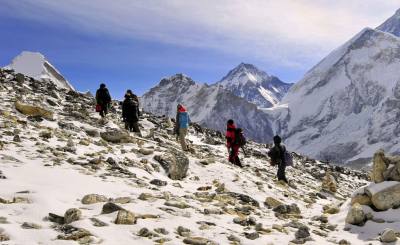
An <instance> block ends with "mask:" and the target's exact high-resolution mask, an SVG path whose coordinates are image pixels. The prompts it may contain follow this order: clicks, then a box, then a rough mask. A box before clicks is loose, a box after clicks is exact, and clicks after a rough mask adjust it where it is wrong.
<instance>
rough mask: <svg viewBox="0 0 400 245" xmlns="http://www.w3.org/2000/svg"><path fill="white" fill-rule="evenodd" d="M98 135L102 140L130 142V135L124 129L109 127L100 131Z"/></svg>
mask: <svg viewBox="0 0 400 245" xmlns="http://www.w3.org/2000/svg"><path fill="white" fill-rule="evenodd" d="M100 136H101V138H102V139H103V140H105V141H108V142H111V143H129V142H132V137H131V136H129V134H128V133H127V132H125V131H122V130H119V129H109V130H107V131H105V132H101V133H100Z"/></svg>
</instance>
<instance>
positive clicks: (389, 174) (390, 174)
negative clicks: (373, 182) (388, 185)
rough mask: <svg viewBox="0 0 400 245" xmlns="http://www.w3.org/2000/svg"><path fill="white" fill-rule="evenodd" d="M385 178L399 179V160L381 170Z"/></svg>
mask: <svg viewBox="0 0 400 245" xmlns="http://www.w3.org/2000/svg"><path fill="white" fill-rule="evenodd" d="M383 177H384V178H385V180H393V181H400V161H398V162H395V163H394V164H393V165H390V166H389V167H388V168H387V169H386V171H385V172H383Z"/></svg>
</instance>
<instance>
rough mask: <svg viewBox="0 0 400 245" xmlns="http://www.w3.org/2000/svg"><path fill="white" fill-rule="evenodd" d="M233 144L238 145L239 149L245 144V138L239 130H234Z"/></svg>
mask: <svg viewBox="0 0 400 245" xmlns="http://www.w3.org/2000/svg"><path fill="white" fill-rule="evenodd" d="M233 144H234V145H238V146H240V147H242V146H244V145H245V144H246V138H245V137H244V135H243V130H242V129H241V128H237V129H235V140H234V142H233Z"/></svg>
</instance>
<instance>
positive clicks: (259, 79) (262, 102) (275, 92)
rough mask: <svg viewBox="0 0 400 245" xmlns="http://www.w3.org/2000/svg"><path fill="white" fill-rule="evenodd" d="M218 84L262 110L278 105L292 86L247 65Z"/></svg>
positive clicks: (240, 66) (234, 71)
mask: <svg viewBox="0 0 400 245" xmlns="http://www.w3.org/2000/svg"><path fill="white" fill-rule="evenodd" d="M217 84H219V85H221V86H222V87H224V88H225V89H227V90H229V91H231V92H232V93H233V94H234V95H236V96H239V97H242V98H244V99H246V100H247V101H249V102H251V103H253V104H256V105H257V106H259V107H262V108H269V107H273V106H275V105H277V104H278V103H279V102H280V101H281V99H282V98H283V96H284V95H285V94H286V93H287V91H288V90H289V88H290V86H291V85H292V84H287V83H284V82H282V81H281V80H280V79H279V78H277V77H275V76H270V75H268V74H267V73H266V72H264V71H261V70H260V69H258V68H257V67H255V66H254V65H251V64H245V63H241V64H240V65H238V66H237V67H235V68H234V69H233V70H231V71H230V72H229V73H228V74H227V75H226V76H225V77H224V78H222V79H221V81H219V82H218V83H217Z"/></svg>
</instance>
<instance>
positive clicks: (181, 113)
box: [175, 104, 190, 151]
mask: <svg viewBox="0 0 400 245" xmlns="http://www.w3.org/2000/svg"><path fill="white" fill-rule="evenodd" d="M176 109H177V112H176V121H175V133H176V134H177V136H179V141H180V143H181V146H182V150H184V151H188V150H189V147H188V145H187V143H186V139H185V138H186V135H187V132H188V128H189V123H190V117H189V114H188V113H187V111H186V108H185V107H184V106H183V105H181V104H178V106H177V108H176Z"/></svg>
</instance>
